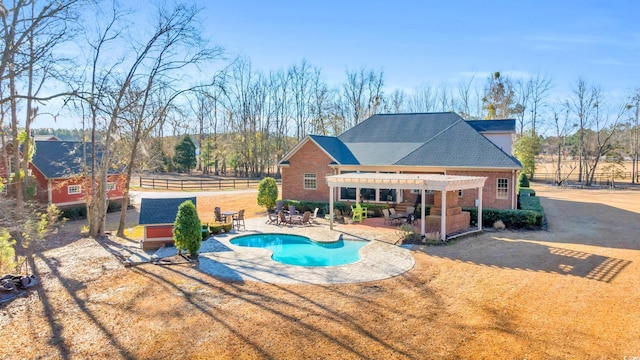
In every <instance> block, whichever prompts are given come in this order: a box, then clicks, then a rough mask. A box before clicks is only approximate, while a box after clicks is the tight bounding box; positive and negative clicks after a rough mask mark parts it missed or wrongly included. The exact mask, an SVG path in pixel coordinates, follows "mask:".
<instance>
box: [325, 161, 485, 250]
mask: <svg viewBox="0 0 640 360" xmlns="http://www.w3.org/2000/svg"><path fill="white" fill-rule="evenodd" d="M486 180H487V178H486V177H481V176H457V175H437V174H379V173H348V174H339V175H329V176H327V185H329V189H330V200H329V207H330V209H329V214H330V215H329V216H330V221H329V225H330V228H331V229H333V201H334V196H335V192H334V188H336V187H351V188H356V189H361V188H373V189H390V188H391V189H420V195H421V196H422V199H424V197H425V192H426V190H435V191H442V218H441V220H440V221H441V223H440V227H441V229H440V230H441V233H442V234H441V238H442V240H445V239H446V234H447V231H446V216H447V208H446V205H447V200H446V198H447V191H454V190H464V189H474V188H475V189H478V204H477V207H478V229H479V230H481V229H482V213H481V212H482V188H483V187H484V183H485V181H486ZM359 200H360V199H359V197H358V194H357V193H356V201H357V202H359ZM421 203H422V207H421V210H422V211H421V212H420V218H421V219H420V220H421V233H422V236H424V235H425V230H426V229H425V223H424V219H425V215H424V213H425V211H426V208H425V204H424V201H421Z"/></svg>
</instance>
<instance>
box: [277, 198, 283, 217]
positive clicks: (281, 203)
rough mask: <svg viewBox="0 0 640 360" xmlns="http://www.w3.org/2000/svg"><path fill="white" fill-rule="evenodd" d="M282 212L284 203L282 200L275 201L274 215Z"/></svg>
mask: <svg viewBox="0 0 640 360" xmlns="http://www.w3.org/2000/svg"><path fill="white" fill-rule="evenodd" d="M282 210H284V201H282V200H278V201H276V214H277V213H279V212H280V211H282Z"/></svg>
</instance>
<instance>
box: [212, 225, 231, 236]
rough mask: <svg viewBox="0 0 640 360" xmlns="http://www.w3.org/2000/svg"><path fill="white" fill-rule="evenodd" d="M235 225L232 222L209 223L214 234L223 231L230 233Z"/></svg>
mask: <svg viewBox="0 0 640 360" xmlns="http://www.w3.org/2000/svg"><path fill="white" fill-rule="evenodd" d="M232 227H233V224H232V223H221V222H214V223H210V224H209V231H210V232H211V234H212V235H218V234H221V233H223V232H225V233H228V232H229V231H231V228H232Z"/></svg>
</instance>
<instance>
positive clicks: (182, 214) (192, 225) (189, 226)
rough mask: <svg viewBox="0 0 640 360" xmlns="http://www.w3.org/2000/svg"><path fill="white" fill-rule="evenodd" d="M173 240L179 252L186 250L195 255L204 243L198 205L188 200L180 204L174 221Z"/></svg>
mask: <svg viewBox="0 0 640 360" xmlns="http://www.w3.org/2000/svg"><path fill="white" fill-rule="evenodd" d="M173 240H174V241H175V243H176V248H177V249H178V251H179V252H181V251H182V250H186V251H188V252H189V254H190V255H191V256H192V257H194V256H196V255H197V254H198V250H200V245H201V244H202V225H201V223H200V218H199V217H198V211H197V210H196V206H195V205H194V204H193V202H191V200H186V201H185V202H183V203H182V204H180V206H178V214H177V215H176V221H175V222H174V223H173Z"/></svg>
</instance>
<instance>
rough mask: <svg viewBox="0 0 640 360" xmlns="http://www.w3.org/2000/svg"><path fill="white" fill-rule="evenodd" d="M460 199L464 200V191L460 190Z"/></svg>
mask: <svg viewBox="0 0 640 360" xmlns="http://www.w3.org/2000/svg"><path fill="white" fill-rule="evenodd" d="M458 197H459V198H463V197H464V191H462V190H458Z"/></svg>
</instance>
